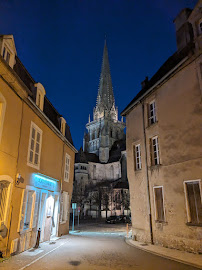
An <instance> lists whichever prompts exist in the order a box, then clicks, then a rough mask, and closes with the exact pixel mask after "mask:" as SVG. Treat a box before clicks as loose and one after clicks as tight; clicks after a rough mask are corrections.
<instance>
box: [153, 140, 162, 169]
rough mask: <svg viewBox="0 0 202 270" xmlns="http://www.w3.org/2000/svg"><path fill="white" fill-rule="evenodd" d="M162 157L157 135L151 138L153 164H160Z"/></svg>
mask: <svg viewBox="0 0 202 270" xmlns="http://www.w3.org/2000/svg"><path fill="white" fill-rule="evenodd" d="M159 164H160V158H159V143H158V137H157V136H155V137H153V138H152V139H151V165H152V166H154V165H159Z"/></svg>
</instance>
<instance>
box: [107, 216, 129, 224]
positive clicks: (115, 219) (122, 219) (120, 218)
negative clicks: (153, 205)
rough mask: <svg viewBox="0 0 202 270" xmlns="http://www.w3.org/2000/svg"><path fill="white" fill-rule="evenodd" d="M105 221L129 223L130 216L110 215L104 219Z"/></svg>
mask: <svg viewBox="0 0 202 270" xmlns="http://www.w3.org/2000/svg"><path fill="white" fill-rule="evenodd" d="M106 223H110V224H115V223H131V219H130V216H126V215H120V216H110V217H108V218H107V219H106Z"/></svg>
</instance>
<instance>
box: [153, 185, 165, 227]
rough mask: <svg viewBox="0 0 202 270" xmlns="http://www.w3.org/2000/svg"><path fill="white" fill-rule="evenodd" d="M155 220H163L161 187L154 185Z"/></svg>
mask: <svg viewBox="0 0 202 270" xmlns="http://www.w3.org/2000/svg"><path fill="white" fill-rule="evenodd" d="M154 205H155V220H156V221H159V222H163V221H165V215H164V201H163V187H154Z"/></svg>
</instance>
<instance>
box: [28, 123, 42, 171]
mask: <svg viewBox="0 0 202 270" xmlns="http://www.w3.org/2000/svg"><path fill="white" fill-rule="evenodd" d="M41 143H42V130H41V129H40V128H39V127H37V125H35V124H34V123H33V122H31V128H30V138H29V149H28V160H27V164H28V165H29V166H31V167H34V168H36V169H39V166H40V154H41Z"/></svg>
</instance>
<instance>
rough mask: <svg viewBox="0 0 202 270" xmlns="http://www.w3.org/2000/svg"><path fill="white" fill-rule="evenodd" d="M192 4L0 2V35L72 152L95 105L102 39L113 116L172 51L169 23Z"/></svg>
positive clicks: (155, 0)
mask: <svg viewBox="0 0 202 270" xmlns="http://www.w3.org/2000/svg"><path fill="white" fill-rule="evenodd" d="M196 3H197V0H66V1H65V0H54V1H53V0H41V1H40V0H29V1H27V0H24V1H22V0H0V34H13V35H14V39H15V43H16V48H17V54H18V56H19V58H20V59H21V61H22V62H23V64H24V65H25V67H26V68H27V69H28V71H29V72H30V74H31V75H32V77H33V78H34V79H35V80H36V81H39V82H41V83H42V84H43V85H44V87H45V89H46V94H47V97H48V98H49V100H50V101H51V102H52V103H53V105H54V106H55V107H56V109H57V110H58V111H59V113H61V114H62V115H63V116H64V118H65V119H66V120H67V123H68V124H69V125H70V129H71V133H72V137H73V141H74V144H75V146H76V147H77V149H79V148H80V146H81V145H82V138H83V133H84V130H85V124H86V123H87V121H88V114H89V113H90V114H91V119H92V112H93V107H94V106H95V103H96V97H97V91H98V84H99V76H100V70H101V62H102V53H103V46H104V36H105V33H106V34H107V44H108V50H109V61H110V67H111V74H112V83H113V88H114V95H115V101H116V105H117V106H118V108H119V113H120V112H121V111H122V110H123V109H124V108H125V106H126V105H127V104H128V103H129V102H130V101H131V99H132V98H133V97H134V96H135V95H136V93H137V92H138V91H139V90H140V85H141V81H143V80H144V78H145V76H149V78H150V77H151V76H152V75H153V74H154V73H155V72H156V71H157V70H158V68H159V67H160V66H161V65H162V64H163V62H164V61H165V60H166V59H167V58H168V57H169V56H170V55H172V54H173V53H174V52H175V51H176V40H175V27H174V24H173V19H174V18H175V17H176V15H177V14H178V13H179V12H180V11H181V9H183V8H185V7H190V8H193V7H194V5H195V4H196Z"/></svg>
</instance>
